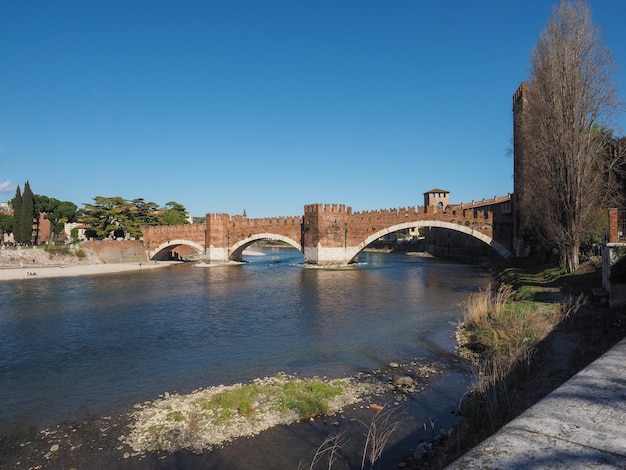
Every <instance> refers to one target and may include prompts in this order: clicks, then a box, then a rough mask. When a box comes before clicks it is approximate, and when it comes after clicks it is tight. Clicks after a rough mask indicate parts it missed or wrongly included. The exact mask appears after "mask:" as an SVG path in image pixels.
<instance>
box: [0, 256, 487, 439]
mask: <svg viewBox="0 0 626 470" xmlns="http://www.w3.org/2000/svg"><path fill="white" fill-rule="evenodd" d="M264 253H265V255H264V256H246V257H244V259H245V260H246V261H248V262H247V263H246V264H243V265H238V266H220V267H210V268H199V267H193V266H191V265H179V266H172V267H167V268H162V269H154V270H144V271H134V272H128V273H121V274H114V275H98V276H85V277H73V278H56V279H30V280H28V281H24V280H20V281H6V282H3V283H0V433H5V432H8V431H9V430H10V429H12V428H14V427H15V426H18V425H19V426H23V425H35V426H49V425H52V424H54V423H57V422H61V421H64V420H68V419H81V418H83V417H86V416H94V415H102V414H109V413H116V412H121V411H125V410H128V409H130V408H131V407H132V405H133V403H136V402H142V401H145V400H150V399H154V398H156V397H157V396H158V395H159V394H162V393H164V392H170V393H172V392H179V393H186V392H190V391H192V390H194V389H196V388H198V387H206V386H210V385H217V384H222V383H223V384H229V383H235V382H241V381H247V380H250V379H253V378H255V377H263V376H268V375H274V374H276V373H277V372H281V371H282V372H286V373H290V374H298V375H299V376H302V377H309V376H313V375H316V374H317V375H325V376H328V377H333V378H334V377H341V376H344V375H354V374H355V373H357V372H359V371H362V370H369V369H374V368H379V367H384V366H385V365H386V364H388V363H389V362H391V361H393V362H403V361H410V360H412V359H413V358H416V357H425V358H430V359H433V360H437V359H440V358H442V357H443V356H445V355H448V354H449V353H450V352H452V351H453V348H454V341H453V339H452V338H451V337H450V335H451V333H452V332H453V330H454V325H453V322H456V321H458V320H459V319H460V317H461V315H462V308H461V304H462V302H463V301H464V300H465V299H466V298H467V296H468V295H469V294H470V293H471V292H474V291H477V290H478V289H480V288H485V287H487V286H488V284H489V283H491V282H492V281H493V280H492V278H491V276H490V275H489V274H488V273H486V272H485V271H483V270H481V269H478V268H476V267H474V266H470V265H464V264H458V263H454V262H450V261H445V260H439V259H429V258H421V257H416V256H409V255H405V254H379V253H362V254H361V255H360V257H359V263H358V265H357V266H355V267H351V268H346V269H309V268H304V267H303V266H302V265H301V263H302V255H301V254H300V253H299V252H297V251H295V250H287V249H279V250H266V251H264ZM452 382H454V385H451V386H453V387H456V388H457V389H458V390H453V391H451V392H452V393H453V394H454V393H457V394H458V396H460V395H461V394H462V393H463V390H462V388H463V387H465V386H466V385H467V382H463V381H461V382H459V380H455V381H451V382H450V383H451V384H452ZM444 386H445V385H444ZM429 399H430V400H435V399H436V397H435V398H432V397H431V398H429ZM430 406H432V403H431V404H429V403H424V407H430Z"/></svg>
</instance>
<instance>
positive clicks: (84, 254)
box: [0, 246, 180, 281]
mask: <svg viewBox="0 0 626 470" xmlns="http://www.w3.org/2000/svg"><path fill="white" fill-rule="evenodd" d="M179 263H180V261H158V262H154V261H145V262H140V261H136V262H127V263H105V262H104V260H103V259H102V258H100V257H99V256H98V255H97V254H96V253H94V252H93V251H91V250H89V249H81V248H80V247H70V246H53V247H52V248H48V247H45V246H37V247H30V246H28V247H15V248H9V247H2V249H0V281H14V280H21V279H24V280H29V281H31V280H34V279H42V278H53V277H71V276H92V275H96V274H113V273H120V272H125V271H136V270H139V269H156V268H163V267H166V266H171V265H172V264H179Z"/></svg>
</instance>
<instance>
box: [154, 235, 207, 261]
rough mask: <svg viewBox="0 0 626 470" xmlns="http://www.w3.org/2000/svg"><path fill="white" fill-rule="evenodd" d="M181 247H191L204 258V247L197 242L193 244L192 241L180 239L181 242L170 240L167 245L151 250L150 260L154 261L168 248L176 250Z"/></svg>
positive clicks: (163, 244)
mask: <svg viewBox="0 0 626 470" xmlns="http://www.w3.org/2000/svg"><path fill="white" fill-rule="evenodd" d="M181 245H185V246H189V247H191V248H192V249H194V250H195V251H196V253H197V254H198V255H199V256H204V252H205V250H204V247H203V246H202V245H200V244H199V243H196V242H192V241H191V240H182V239H179V240H168V241H167V242H165V243H161V244H160V245H159V246H157V247H156V248H155V249H154V250H150V251H149V252H148V259H154V257H155V256H156V255H157V254H159V253H160V252H161V251H163V250H165V249H166V248H174V247H177V246H181ZM170 251H172V250H170Z"/></svg>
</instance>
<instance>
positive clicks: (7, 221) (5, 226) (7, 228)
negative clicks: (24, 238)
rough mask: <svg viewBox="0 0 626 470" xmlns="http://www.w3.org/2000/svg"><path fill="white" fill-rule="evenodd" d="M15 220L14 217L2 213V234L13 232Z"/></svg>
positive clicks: (0, 221) (0, 225)
mask: <svg viewBox="0 0 626 470" xmlns="http://www.w3.org/2000/svg"><path fill="white" fill-rule="evenodd" d="M13 219H14V217H13V216H12V215H9V214H5V213H3V212H0V233H11V232H13Z"/></svg>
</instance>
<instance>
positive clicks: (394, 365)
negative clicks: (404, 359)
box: [389, 362, 400, 369]
mask: <svg viewBox="0 0 626 470" xmlns="http://www.w3.org/2000/svg"><path fill="white" fill-rule="evenodd" d="M389 367H391V368H392V369H396V368H398V367H400V366H399V365H398V363H397V362H390V363H389Z"/></svg>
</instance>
